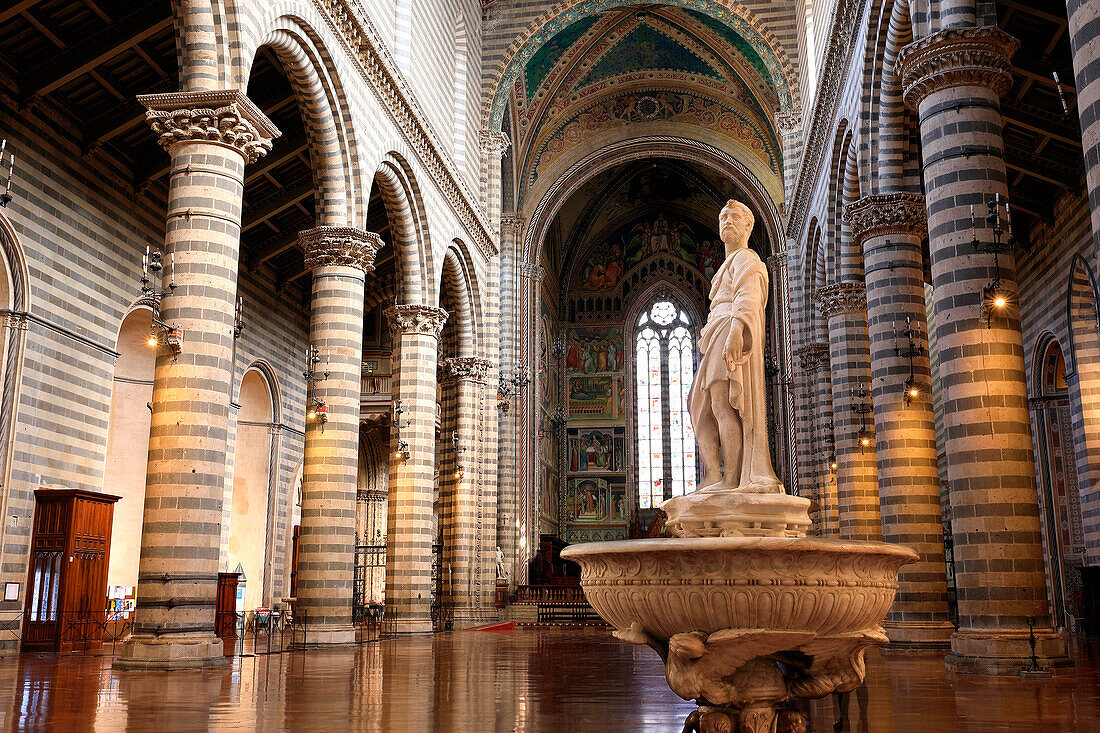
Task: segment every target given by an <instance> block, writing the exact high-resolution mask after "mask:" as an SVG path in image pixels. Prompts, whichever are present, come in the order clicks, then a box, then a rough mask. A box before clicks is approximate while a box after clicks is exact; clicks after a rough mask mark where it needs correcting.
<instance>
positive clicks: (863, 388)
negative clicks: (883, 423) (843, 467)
mask: <svg viewBox="0 0 1100 733" xmlns="http://www.w3.org/2000/svg"><path fill="white" fill-rule="evenodd" d="M852 394H853V396H854V397H855V398H856V403H855V404H854V405H852V412H854V413H856V414H857V415H859V432H858V433H856V440H858V441H859V452H860V453H862V452H863V451H864V449H866V448H869V447H870V446H871V431H870V430H868V429H867V415H869V414H870V413H871V411H872V409H873V408H872V407H871V405H870V403H869V402H868V399H867V398H868V397H869V396H870V394H869V393H868V391H867V385H866V384H864V383H863V382H860V384H859V389H858V390H857V391H855V392H853V393H852Z"/></svg>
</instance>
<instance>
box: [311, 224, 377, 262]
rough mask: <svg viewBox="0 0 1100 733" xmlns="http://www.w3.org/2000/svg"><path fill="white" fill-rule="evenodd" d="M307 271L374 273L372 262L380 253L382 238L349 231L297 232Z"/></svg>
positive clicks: (339, 228) (331, 229) (350, 228)
mask: <svg viewBox="0 0 1100 733" xmlns="http://www.w3.org/2000/svg"><path fill="white" fill-rule="evenodd" d="M298 243H299V245H301V247H302V251H303V252H304V253H305V265H306V269H307V270H312V269H314V268H317V267H324V266H326V265H327V266H333V265H335V266H342V267H355V268H358V269H360V270H362V271H363V272H372V271H373V270H374V258H375V255H377V254H378V250H380V249H382V245H383V242H382V237H380V236H378V235H377V234H375V233H374V232H365V231H363V230H362V229H354V228H352V227H315V228H313V229H306V230H305V231H303V232H298Z"/></svg>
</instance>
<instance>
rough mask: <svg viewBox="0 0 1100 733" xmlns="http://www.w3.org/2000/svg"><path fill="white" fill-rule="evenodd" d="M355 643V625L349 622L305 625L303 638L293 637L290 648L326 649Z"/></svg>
mask: <svg viewBox="0 0 1100 733" xmlns="http://www.w3.org/2000/svg"><path fill="white" fill-rule="evenodd" d="M354 643H355V627H354V626H353V625H351V624H316V625H314V624H310V623H307V624H306V625H305V638H304V640H303V639H295V640H294V642H293V643H291V645H290V648H291V649H328V648H332V647H340V646H351V645H352V644H354Z"/></svg>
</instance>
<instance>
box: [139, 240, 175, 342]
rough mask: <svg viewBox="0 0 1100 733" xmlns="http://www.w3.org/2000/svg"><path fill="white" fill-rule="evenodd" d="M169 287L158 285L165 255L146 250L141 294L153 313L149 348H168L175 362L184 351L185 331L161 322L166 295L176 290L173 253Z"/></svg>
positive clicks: (142, 267) (169, 272) (147, 248)
mask: <svg viewBox="0 0 1100 733" xmlns="http://www.w3.org/2000/svg"><path fill="white" fill-rule="evenodd" d="M169 263H170V269H169V271H168V278H169V279H168V287H167V288H162V287H161V286H160V285H159V284H158V283H160V282H162V280H161V272H162V271H163V270H164V255H163V254H161V251H160V250H159V249H153V250H151V249H150V248H149V247H146V248H145V254H144V255H142V256H141V294H142V298H143V300H144V301H145V302H146V303H148V304H149V307H150V308H151V309H152V311H153V319H152V323H151V324H150V326H149V327H150V333H149V339H148V340H147V341H146V343H147V344H149V346H151V347H153V348H157V347H158V346H160V345H161V344H165V345H167V346H168V348H169V350H170V351H171V352H172V359H173V360H175V358H176V357H177V356H179V355H180V352H181V351H182V350H183V330H182V329H180V327H179V326H176V325H170V324H168V323H165V322H164V321H163V320H161V317H160V307H161V301H162V300H163V299H164V296H165V295H168V294H170V293H173V292H175V290H176V255H175V253H173V254H172V255H171V256H170V259H169Z"/></svg>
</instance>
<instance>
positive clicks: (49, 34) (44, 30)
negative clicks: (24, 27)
mask: <svg viewBox="0 0 1100 733" xmlns="http://www.w3.org/2000/svg"><path fill="white" fill-rule="evenodd" d="M22 15H23V19H24V20H26V21H27V22H28V23H30V24H31V25H32V26H34V29H35V30H36V31H38V32H39V33H41V34H42V35H44V36H45V37H46V38H48V39H49V41H50V43H52V44H53V45H55V46H57V47H58V48H68V47H69V44H67V43H65V40H64V39H63V38H62V37H61V36H59V35H57V34H56V33H54V32H53V31H52V30H51V29H50V28H49V26H47V25H46V24H45V23H43V22H42V21H40V20H39V19H38V18H36V17H35V15H34V11H32V10H31V9H30V8H27V10H26V12H24V13H23V14H22Z"/></svg>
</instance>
